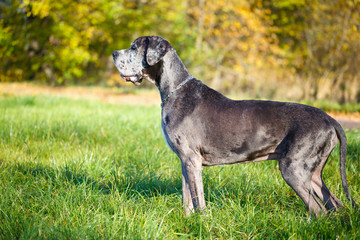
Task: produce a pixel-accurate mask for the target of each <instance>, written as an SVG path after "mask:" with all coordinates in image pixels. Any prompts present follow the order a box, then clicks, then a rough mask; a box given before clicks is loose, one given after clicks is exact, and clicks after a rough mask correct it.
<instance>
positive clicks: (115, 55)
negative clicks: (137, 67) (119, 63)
mask: <svg viewBox="0 0 360 240" xmlns="http://www.w3.org/2000/svg"><path fill="white" fill-rule="evenodd" d="M112 55H113V59H114V60H115V58H117V56H119V52H118V51H114V52H113V54H112Z"/></svg>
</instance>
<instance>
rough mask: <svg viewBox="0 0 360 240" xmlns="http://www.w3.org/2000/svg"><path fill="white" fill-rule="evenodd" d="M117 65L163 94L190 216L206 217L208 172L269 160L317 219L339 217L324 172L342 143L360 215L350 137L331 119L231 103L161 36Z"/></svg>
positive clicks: (284, 106) (117, 58)
mask: <svg viewBox="0 0 360 240" xmlns="http://www.w3.org/2000/svg"><path fill="white" fill-rule="evenodd" d="M113 58H114V63H115V65H116V67H117V69H118V70H119V72H120V75H121V77H122V78H123V79H124V80H126V81H130V82H132V83H134V84H135V85H140V83H141V82H142V80H143V79H147V80H149V81H150V82H152V83H154V84H155V85H156V86H157V88H158V89H159V92H160V96H161V100H162V104H161V107H162V112H161V128H162V133H163V136H164V139H165V141H166V143H167V145H168V146H169V148H170V149H171V150H172V151H174V152H175V153H176V154H177V155H178V157H179V158H180V160H181V166H182V195H183V204H184V207H185V213H186V214H187V215H188V214H190V213H191V212H193V211H200V210H203V209H205V199H204V189H203V182H202V166H215V165H226V164H236V163H248V162H257V161H263V160H268V159H271V160H277V161H278V162H279V169H280V171H281V174H282V177H283V178H284V180H285V181H286V182H287V183H288V184H289V185H290V187H292V189H294V191H295V192H296V193H297V195H299V196H300V198H301V199H302V200H303V201H304V203H305V205H306V207H307V208H308V210H309V213H310V215H313V214H315V216H316V217H317V216H318V215H319V214H320V213H326V212H327V210H337V209H338V208H340V207H343V206H344V205H343V203H342V202H341V201H340V200H339V199H338V198H337V197H336V196H335V195H334V194H333V193H332V192H331V191H330V190H329V189H328V188H327V187H326V185H325V183H324V182H323V180H322V170H323V167H324V165H325V163H326V161H327V159H328V157H329V155H330V153H331V151H332V150H333V148H334V147H335V145H336V144H337V142H338V140H340V172H341V179H342V185H343V188H344V191H345V194H346V196H347V198H348V199H349V200H350V201H351V202H352V205H353V206H354V207H355V205H356V204H355V202H354V200H353V199H352V198H351V196H350V193H349V189H348V185H347V180H346V172H345V160H346V151H347V150H346V146H347V143H346V136H345V133H344V131H343V129H342V128H341V126H340V124H339V123H338V122H336V121H335V120H334V119H333V118H331V117H330V116H328V115H327V114H326V113H325V112H323V111H321V110H320V109H317V108H314V107H311V106H306V105H302V104H296V103H288V102H274V101H260V100H246V101H234V100H231V99H229V98H227V97H225V96H223V95H222V94H220V93H218V92H217V91H215V90H213V89H211V88H209V87H207V86H206V85H204V84H203V83H202V82H201V81H200V80H198V79H196V78H195V77H193V76H192V75H191V74H190V73H189V72H188V71H187V69H186V68H185V66H184V64H183V63H182V61H181V60H180V58H179V56H178V55H177V54H176V51H175V50H174V48H173V47H172V46H171V45H170V43H169V42H168V41H167V40H165V39H163V38H161V37H159V36H145V37H140V38H138V39H136V40H135V41H134V42H133V43H132V44H131V48H130V49H124V50H120V51H115V52H114V53H113ZM319 200H321V201H319Z"/></svg>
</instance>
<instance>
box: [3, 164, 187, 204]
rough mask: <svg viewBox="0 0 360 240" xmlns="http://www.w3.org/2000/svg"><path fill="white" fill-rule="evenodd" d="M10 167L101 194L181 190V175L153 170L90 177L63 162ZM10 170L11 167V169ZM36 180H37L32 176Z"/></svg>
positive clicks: (164, 193)
mask: <svg viewBox="0 0 360 240" xmlns="http://www.w3.org/2000/svg"><path fill="white" fill-rule="evenodd" d="M8 168H13V169H14V170H15V171H14V172H20V173H22V175H24V176H26V177H27V181H32V180H31V178H32V177H34V178H42V179H45V180H46V181H47V182H48V183H49V184H53V185H56V186H57V187H60V188H61V187H65V186H67V185H69V184H70V185H75V186H85V187H86V188H87V189H90V190H92V191H97V192H100V193H102V194H111V193H112V192H113V191H119V192H127V193H129V195H130V196H131V197H132V196H133V195H134V194H135V193H136V195H139V194H140V195H141V196H142V197H145V198H147V197H153V196H158V195H172V194H181V179H180V177H179V178H171V179H165V178H159V177H157V176H156V175H155V173H150V174H143V175H141V174H137V175H136V176H132V175H125V176H122V177H121V178H119V177H117V175H116V174H115V172H112V173H111V174H108V175H107V176H101V177H96V178H93V177H91V176H90V174H89V173H88V172H87V171H86V170H85V169H82V168H80V167H77V166H71V165H66V166H64V167H59V168H57V169H55V168H52V167H49V166H43V165H42V164H35V163H21V164H17V165H15V166H9V167H8ZM10 172H12V171H10ZM33 181H34V182H36V181H37V180H35V179H34V180H33Z"/></svg>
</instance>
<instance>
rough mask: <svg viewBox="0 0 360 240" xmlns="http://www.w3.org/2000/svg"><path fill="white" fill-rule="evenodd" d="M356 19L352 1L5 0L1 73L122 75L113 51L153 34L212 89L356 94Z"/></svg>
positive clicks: (0, 15)
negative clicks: (118, 69)
mask: <svg viewBox="0 0 360 240" xmlns="http://www.w3.org/2000/svg"><path fill="white" fill-rule="evenodd" d="M359 23H360V1H359V0H326V1H325V0H316V1H309V0H277V1H274V0H250V1H245V0H219V1H214V0H208V1H205V0H180V1H175V0H167V1H165V0H119V1H115V0H108V1H105V0H78V1H72V0H63V1H51V0H21V1H18V0H3V1H1V2H0V60H1V63H2V64H1V66H0V81H24V80H37V81H39V80H41V81H44V82H47V83H49V84H53V85H57V84H66V83H80V82H86V83H89V82H90V83H98V82H101V81H105V80H106V81H108V80H109V79H111V80H113V82H116V81H121V80H120V78H119V77H116V78H114V77H112V76H113V75H112V73H113V71H114V66H113V63H112V58H111V53H112V51H114V50H116V49H122V48H127V47H129V45H130V43H131V42H132V41H133V40H134V39H135V38H137V37H139V36H143V35H161V36H163V37H165V38H166V39H168V40H169V41H170V42H171V43H172V45H173V46H174V47H175V49H177V50H178V53H179V55H180V57H181V58H182V59H183V60H184V62H185V65H187V66H188V67H189V68H190V71H191V72H192V73H193V74H194V75H195V76H197V77H199V78H201V79H203V80H204V81H208V83H210V84H211V85H212V86H213V87H215V88H217V89H222V90H228V91H231V90H233V89H237V91H245V92H247V94H248V95H250V96H259V97H270V98H271V97H274V96H280V97H281V98H284V97H291V98H332V99H334V100H339V101H354V100H358V101H360V81H359V75H360V72H359V68H358V66H359V64H360V56H359V54H358V52H359V51H360V41H359V39H360V36H359V35H360V27H359V26H360V25H359Z"/></svg>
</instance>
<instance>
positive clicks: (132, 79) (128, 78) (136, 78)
mask: <svg viewBox="0 0 360 240" xmlns="http://www.w3.org/2000/svg"><path fill="white" fill-rule="evenodd" d="M120 76H121V78H122V79H124V80H125V81H127V82H132V83H133V84H135V85H136V86H139V85H140V83H141V82H142V78H141V77H140V76H138V75H135V76H125V75H123V74H121V73H120Z"/></svg>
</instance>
